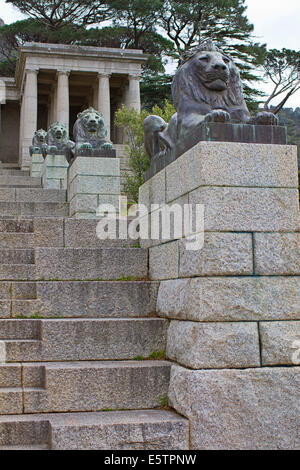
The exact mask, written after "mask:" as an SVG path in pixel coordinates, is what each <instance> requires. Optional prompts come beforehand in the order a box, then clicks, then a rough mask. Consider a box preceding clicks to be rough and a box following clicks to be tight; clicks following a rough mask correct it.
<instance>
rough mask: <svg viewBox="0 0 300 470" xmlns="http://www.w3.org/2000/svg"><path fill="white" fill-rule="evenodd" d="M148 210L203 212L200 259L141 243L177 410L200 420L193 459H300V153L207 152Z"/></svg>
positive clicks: (155, 191)
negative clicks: (219, 452) (213, 455)
mask: <svg viewBox="0 0 300 470" xmlns="http://www.w3.org/2000/svg"><path fill="white" fill-rule="evenodd" d="M140 203H143V204H145V205H146V206H147V208H148V210H149V214H148V215H147V216H145V217H147V220H149V219H150V218H151V216H152V217H153V214H154V212H156V211H158V210H159V209H157V208H156V210H155V211H153V210H152V212H151V208H150V206H151V204H159V205H160V206H164V205H167V206H171V205H172V204H174V203H176V204H178V205H179V206H180V207H183V206H184V205H185V204H191V205H192V207H193V209H194V208H195V206H196V204H201V205H204V233H203V232H202V230H201V232H199V234H198V237H199V240H200V239H201V236H203V237H204V245H203V248H202V249H200V250H196V251H191V250H189V249H188V244H187V240H186V239H184V238H181V237H179V236H177V237H176V236H174V234H173V236H171V239H169V240H167V239H164V238H163V234H162V233H161V232H160V234H159V237H157V239H156V240H151V239H148V240H143V241H142V246H143V247H149V250H150V261H149V263H150V276H151V278H152V279H153V280H159V281H161V283H160V288H159V293H158V302H157V312H158V314H159V315H160V316H161V317H163V318H168V319H169V320H170V326H169V331H168V340H167V357H168V358H169V359H170V360H172V361H174V363H175V365H174V366H173V367H172V373H171V382H170V389H169V401H170V405H171V406H172V407H174V408H175V409H176V410H177V411H178V412H179V413H181V414H183V415H184V416H186V417H188V418H189V419H190V423H191V436H190V442H191V447H192V449H296V448H300V434H299V414H300V399H299V398H300V396H299V395H300V391H299V390H300V387H299V385H300V367H299V365H300V352H299V350H300V277H299V274H300V256H299V254H300V233H299V230H300V229H299V227H300V225H299V222H300V219H299V192H298V169H297V151H296V147H292V146H282V145H259V144H236V143H216V142H215V143H213V142H208V143H207V142H202V143H200V144H198V145H196V146H195V147H194V148H193V149H191V150H190V151H188V152H187V153H185V154H184V155H183V156H181V157H180V158H178V159H177V160H175V162H173V163H172V164H170V165H169V166H167V167H166V168H165V169H164V170H162V171H161V172H160V173H158V174H157V175H155V176H154V177H153V178H151V179H150V180H149V181H147V182H146V183H145V184H144V185H143V186H142V188H141V190H140ZM152 209H153V208H152ZM194 230H195V229H194Z"/></svg>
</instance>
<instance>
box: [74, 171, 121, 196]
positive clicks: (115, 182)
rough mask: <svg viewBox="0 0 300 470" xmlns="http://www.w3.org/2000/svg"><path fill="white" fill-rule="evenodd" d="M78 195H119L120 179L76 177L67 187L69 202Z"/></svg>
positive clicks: (110, 177) (113, 177)
mask: <svg viewBox="0 0 300 470" xmlns="http://www.w3.org/2000/svg"><path fill="white" fill-rule="evenodd" d="M78 194H117V195H119V194H120V178H118V177H115V176H80V175H79V176H76V177H75V178H74V179H73V181H72V182H71V183H70V185H69V200H71V199H72V198H73V197H74V196H76V195H78Z"/></svg>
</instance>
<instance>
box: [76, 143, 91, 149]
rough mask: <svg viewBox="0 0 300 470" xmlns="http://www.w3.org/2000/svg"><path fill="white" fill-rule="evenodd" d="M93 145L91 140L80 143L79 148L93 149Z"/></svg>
mask: <svg viewBox="0 0 300 470" xmlns="http://www.w3.org/2000/svg"><path fill="white" fill-rule="evenodd" d="M92 148H93V147H92V145H91V144H90V143H89V142H85V143H84V144H81V145H79V150H92Z"/></svg>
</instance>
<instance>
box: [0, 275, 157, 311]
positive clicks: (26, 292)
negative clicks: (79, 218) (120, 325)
mask: <svg viewBox="0 0 300 470" xmlns="http://www.w3.org/2000/svg"><path fill="white" fill-rule="evenodd" d="M158 286H159V283H158V282H150V281H110V282H109V281H48V282H47V281H45V282H44V281H38V282H14V283H12V285H10V284H9V283H5V282H2V283H1V282H0V294H1V297H2V299H3V300H2V309H0V317H1V316H2V317H3V315H4V314H5V312H7V311H8V312H11V314H12V315H13V316H14V317H18V316H25V317H31V316H33V315H36V314H38V315H39V316H40V317H42V318H55V317H59V318H63V317H65V318H137V317H148V316H153V315H154V314H155V310H156V299H157V293H158ZM5 299H6V300H5ZM5 307H6V308H5ZM7 316H8V315H7V313H6V314H5V316H4V318H7Z"/></svg>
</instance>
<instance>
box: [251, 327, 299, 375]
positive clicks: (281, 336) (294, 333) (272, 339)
mask: <svg viewBox="0 0 300 470" xmlns="http://www.w3.org/2000/svg"><path fill="white" fill-rule="evenodd" d="M259 329H260V337H261V347H262V364H263V366H276V365H280V366H282V365H300V321H285V322H276V321H275V322H261V323H260V325H259Z"/></svg>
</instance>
